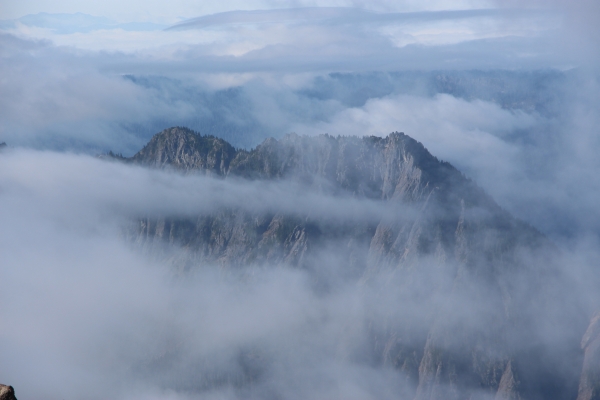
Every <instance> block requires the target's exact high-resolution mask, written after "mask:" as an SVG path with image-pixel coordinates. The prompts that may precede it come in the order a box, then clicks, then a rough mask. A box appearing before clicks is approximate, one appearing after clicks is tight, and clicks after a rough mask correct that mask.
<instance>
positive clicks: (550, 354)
mask: <svg viewBox="0 0 600 400" xmlns="http://www.w3.org/2000/svg"><path fill="white" fill-rule="evenodd" d="M109 158H110V157H109ZM112 158H115V159H119V160H121V161H124V162H127V163H132V164H137V165H142V166H148V167H152V168H161V169H168V170H172V171H175V172H178V173H183V174H186V175H190V174H192V175H197V174H200V175H206V176H210V177H214V178H215V179H224V180H226V181H231V182H232V184H233V185H235V184H236V182H294V184H295V185H296V187H300V188H302V190H303V191H306V192H312V193H319V194H322V195H324V196H329V197H330V198H333V199H355V200H357V201H358V203H357V204H358V205H357V208H355V209H354V210H353V215H356V216H357V218H340V217H339V216H335V215H332V216H331V217H323V216H316V214H312V213H311V212H306V211H299V212H281V211H278V210H275V209H274V210H273V211H272V212H271V211H264V210H259V211H256V210H253V209H252V208H251V207H248V208H244V207H238V208H235V209H232V208H228V207H226V206H224V207H223V208H222V209H221V210H219V211H218V212H215V213H210V214H206V215H197V216H195V217H193V218H192V217H186V218H182V217H169V216H145V217H143V218H140V219H139V220H137V221H136V222H135V224H134V226H133V227H130V228H128V229H127V235H128V237H129V238H130V240H131V241H133V242H134V243H136V245H137V246H139V247H140V248H142V249H145V250H146V251H148V252H150V253H152V254H155V255H157V256H159V257H165V258H168V257H167V256H165V255H164V254H167V253H166V252H165V249H166V248H171V247H172V246H174V247H175V248H177V249H179V250H181V251H180V252H179V253H178V254H179V255H178V256H176V257H175V258H172V257H171V256H169V257H171V258H168V259H169V261H170V262H171V263H172V264H173V265H174V266H175V267H176V268H177V269H178V270H180V271H181V272H182V273H186V272H185V271H189V270H193V269H195V268H202V265H204V264H217V265H220V266H221V267H222V268H225V269H230V268H241V267H243V266H245V265H261V266H271V267H273V268H275V267H283V268H301V269H303V270H306V271H309V273H310V274H311V276H313V278H314V283H315V286H316V287H317V288H318V290H323V291H327V290H328V283H330V282H331V279H330V278H328V277H327V273H326V271H329V270H328V269H327V268H325V265H328V264H331V263H334V264H335V265H338V266H341V267H340V270H341V271H343V272H342V274H343V275H344V279H349V280H352V281H354V282H356V285H357V288H360V287H361V286H364V285H372V284H381V282H385V283H384V285H397V289H396V288H394V290H397V292H398V293H399V296H400V298H402V297H403V296H404V298H406V299H407V300H410V301H407V303H406V304H396V305H390V306H391V307H397V308H402V307H410V304H413V303H414V302H415V301H417V300H415V299H418V304H419V310H420V311H419V315H418V316H417V317H415V316H410V313H407V317H406V318H405V319H402V320H400V321H398V320H394V321H390V323H389V328H386V329H383V330H381V329H375V328H373V331H372V332H371V337H372V340H371V344H370V349H371V350H370V351H371V355H370V357H371V359H372V362H374V363H378V364H381V365H391V366H393V367H394V368H395V369H397V370H398V371H399V372H398V374H399V375H398V376H399V378H398V379H406V380H407V382H409V383H410V384H411V386H412V387H414V388H415V389H414V393H413V394H412V395H413V396H414V399H418V400H425V399H490V398H495V399H563V398H564V399H568V398H572V399H574V398H576V397H577V395H578V385H579V384H580V380H581V387H579V397H578V399H580V400H584V399H586V400H587V399H592V398H598V397H597V396H598V395H599V393H600V391H599V386H598V382H599V381H600V379H598V377H599V374H597V370H595V369H594V368H596V365H597V361H598V360H597V358H598V357H597V354H598V351H597V350H596V347H597V346H599V344H598V343H600V342H598V339H597V337H598V332H597V329H596V328H594V327H595V326H596V325H597V324H598V322H597V320H595V321H596V322H593V324H592V326H591V327H590V328H589V329H588V334H586V335H587V336H586V338H584V343H582V346H583V348H584V349H586V353H585V354H586V364H585V365H586V366H587V367H586V368H587V371H588V372H587V373H586V372H585V371H586V370H585V369H584V375H583V376H582V377H581V378H580V376H579V374H580V372H581V365H582V359H583V358H582V357H583V353H582V351H581V349H580V348H579V343H578V341H579V339H580V338H581V335H582V333H583V332H584V331H585V325H586V324H587V321H586V320H585V318H582V317H581V316H580V315H574V314H573V313H572V312H571V311H572V310H573V309H575V308H576V304H575V302H576V299H575V298H576V296H573V298H565V299H560V300H559V301H560V302H561V304H564V305H565V306H564V307H562V306H561V307H560V308H556V307H553V304H556V301H557V299H556V296H557V293H558V292H557V291H556V290H555V289H556V287H558V286H560V287H561V288H562V289H561V290H560V293H564V292H566V293H569V290H570V289H569V287H568V285H569V283H568V282H565V281H563V280H562V277H561V276H560V273H559V272H558V271H559V269H557V268H556V262H555V259H557V257H556V256H557V255H558V250H557V249H556V248H555V247H554V246H553V244H552V243H551V242H550V241H549V240H548V239H547V238H546V237H545V236H544V235H542V234H541V233H539V232H538V231H537V230H536V229H535V228H533V227H531V226H529V225H527V224H526V223H524V222H522V221H519V220H517V219H515V218H514V217H512V216H511V215H510V214H509V213H508V212H507V211H505V210H503V209H502V208H501V207H499V206H498V205H497V204H496V203H495V202H494V200H493V199H491V198H490V197H489V196H488V195H487V194H486V193H484V191H483V190H482V189H481V188H479V187H478V186H477V185H476V184H475V183H474V182H473V181H471V180H469V179H468V178H466V177H465V176H464V175H463V174H461V172H459V171H458V170H457V169H455V168H454V167H453V166H452V165H450V164H449V163H446V162H443V161H440V160H438V159H437V158H435V157H434V156H432V155H431V154H430V153H429V152H428V151H427V150H426V149H425V148H424V147H423V145H422V144H421V143H419V142H417V141H415V140H413V139H412V138H410V137H408V136H406V135H404V134H402V133H397V132H396V133H391V134H390V135H388V136H387V137H385V138H380V137H362V138H359V137H332V136H329V135H320V136H316V137H306V136H298V135H295V134H289V135H286V136H285V137H283V138H282V139H280V140H275V139H267V140H265V141H264V142H263V143H262V144H260V145H258V146H257V147H256V148H254V149H252V150H249V151H248V150H241V149H236V148H234V147H233V146H232V145H230V144H229V143H228V142H226V141H225V140H223V139H220V138H217V137H214V136H202V135H199V134H197V133H195V132H193V131H191V130H189V129H186V128H180V127H175V128H169V129H166V130H164V131H162V132H160V133H158V134H156V135H155V136H154V137H153V138H152V139H151V140H150V142H149V143H148V144H147V145H146V146H145V147H144V148H143V149H141V150H140V151H139V152H138V153H137V154H135V155H134V156H133V157H131V158H124V157H121V156H114V155H113V156H112ZM362 200H364V201H365V202H367V201H368V202H369V203H368V204H369V205H372V204H376V205H377V207H381V210H383V211H382V213H381V214H380V215H377V216H376V217H369V218H360V215H363V214H364V215H366V214H368V212H367V211H368V210H367V209H366V207H367V206H366V205H364V206H363V205H361V204H363V203H361V202H360V201H362ZM282 201H283V200H282ZM340 204H341V203H340ZM365 204H367V203H365ZM361 207H365V208H364V209H363V208H361ZM301 209H302V210H305V209H304V208H301ZM169 254H171V253H169ZM332 255H333V256H332ZM338 273H339V272H338ZM357 290H358V289H357ZM411 302H413V303H411ZM571 303H572V304H571ZM553 323H556V324H559V325H560V326H559V325H557V328H556V329H565V330H567V331H568V334H565V335H563V336H562V337H561V340H560V341H557V342H555V343H552V345H549V344H548V343H547V342H544V341H543V340H541V336H540V335H542V334H541V333H540V329H541V328H540V325H547V324H553ZM590 332H591V333H590ZM594 346H596V347H594ZM590 349H591V350H590ZM589 371H591V372H589ZM586 374H587V375H586ZM251 375H252V374H251ZM252 377H253V378H252V379H260V376H259V375H252ZM595 396H596V397H595Z"/></svg>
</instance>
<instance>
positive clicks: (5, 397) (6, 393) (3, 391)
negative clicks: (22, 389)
mask: <svg viewBox="0 0 600 400" xmlns="http://www.w3.org/2000/svg"><path fill="white" fill-rule="evenodd" d="M0 400H17V398H16V397H15V389H13V387H12V386H7V385H1V384H0Z"/></svg>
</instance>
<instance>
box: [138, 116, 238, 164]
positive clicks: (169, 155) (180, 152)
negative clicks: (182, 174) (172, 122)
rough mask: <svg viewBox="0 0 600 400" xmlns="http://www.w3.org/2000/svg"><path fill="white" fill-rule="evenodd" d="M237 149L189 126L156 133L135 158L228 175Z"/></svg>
mask: <svg viewBox="0 0 600 400" xmlns="http://www.w3.org/2000/svg"><path fill="white" fill-rule="evenodd" d="M235 154H236V151H235V149H234V148H233V146H231V145H230V144H229V143H227V142H226V141H224V140H223V139H219V138H216V137H214V136H204V137H202V136H199V135H197V134H195V133H194V132H193V131H191V130H189V129H187V128H179V127H177V128H170V129H167V130H165V131H163V132H161V133H159V134H157V135H154V137H153V138H152V139H151V140H150V142H149V143H148V144H147V145H146V146H144V148H143V149H142V150H140V151H139V152H138V153H137V154H136V155H134V156H133V158H132V160H131V161H133V162H135V163H140V164H145V165H149V166H152V167H159V168H173V169H177V170H180V171H197V172H202V173H205V174H207V175H218V176H219V175H225V174H226V173H227V171H228V169H229V163H230V162H231V160H232V159H233V157H234V156H235Z"/></svg>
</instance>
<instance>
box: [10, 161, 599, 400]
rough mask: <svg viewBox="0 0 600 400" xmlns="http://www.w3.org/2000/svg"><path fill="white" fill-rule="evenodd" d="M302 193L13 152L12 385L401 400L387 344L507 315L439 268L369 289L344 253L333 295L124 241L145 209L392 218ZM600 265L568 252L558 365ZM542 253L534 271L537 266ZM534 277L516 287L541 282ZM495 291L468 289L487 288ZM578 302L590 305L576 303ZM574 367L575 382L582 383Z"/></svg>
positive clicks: (542, 312) (557, 290)
mask: <svg viewBox="0 0 600 400" xmlns="http://www.w3.org/2000/svg"><path fill="white" fill-rule="evenodd" d="M290 187H292V188H293V186H290V184H289V183H288V182H281V183H272V184H266V183H264V182H253V183H252V182H239V181H231V182H229V181H222V180H213V179H209V178H203V177H196V176H180V175H173V174H169V173H167V172H162V171H156V170H148V169H143V168H139V167H134V166H130V165H124V164H121V163H111V162H105V161H101V160H98V159H94V158H92V157H89V156H82V155H70V154H64V153H53V152H39V151H14V150H13V151H9V152H4V153H2V155H1V157H0V217H1V218H2V220H3V222H4V223H3V224H2V227H1V228H0V251H1V252H2V254H4V257H3V263H2V264H1V265H0V272H1V273H2V276H3V282H4V289H3V291H2V293H1V294H0V301H1V304H2V307H0V318H2V320H3V321H7V323H6V324H5V325H4V327H3V332H2V342H1V344H0V350H1V351H2V353H3V354H4V357H5V360H9V362H6V363H3V364H2V365H0V374H1V375H2V377H3V379H5V380H6V381H7V382H10V383H11V384H12V385H14V386H15V387H17V388H18V392H19V393H20V396H21V397H24V398H29V397H32V398H33V397H39V396H44V397H46V398H50V399H53V398H55V399H75V398H81V397H87V398H92V399H93V398H106V397H111V398H115V399H142V398H154V397H156V398H158V397H160V398H165V397H166V398H173V399H188V398H198V397H201V398H220V399H223V398H224V399H236V398H248V397H255V398H265V397H270V396H277V397H280V398H286V399H295V398H331V397H336V396H337V397H343V398H347V397H349V396H353V397H355V398H365V399H368V398H378V399H387V398H390V399H392V398H398V396H403V395H407V396H408V393H411V392H412V391H413V390H414V388H412V387H410V385H408V384H407V383H406V380H405V379H404V378H403V375H402V372H400V371H398V370H395V369H394V368H393V367H392V366H391V365H389V364H386V363H384V362H380V361H377V359H374V358H373V357H374V355H373V351H374V350H373V348H372V343H373V340H374V339H375V338H377V335H379V334H381V335H384V336H385V334H386V332H390V331H395V332H406V334H407V335H409V334H411V332H412V334H415V335H417V334H423V331H426V330H427V327H428V326H429V324H430V323H431V315H434V311H435V310H438V312H439V310H444V312H445V313H446V315H447V318H448V321H449V322H452V321H454V322H456V321H459V322H460V323H461V324H467V326H469V327H471V328H473V329H477V327H479V326H480V325H481V324H482V323H485V321H487V319H486V317H485V316H489V315H493V314H490V311H491V310H496V311H498V310H497V309H496V308H494V307H496V305H495V303H494V302H493V301H490V302H489V303H487V302H481V303H475V304H474V303H473V302H472V301H471V297H470V295H472V294H473V293H471V292H461V293H460V294H459V295H458V296H456V297H445V296H437V297H436V296H432V297H433V298H432V297H427V296H428V293H429V294H430V293H431V292H432V288H431V285H432V283H434V284H442V283H443V282H446V279H449V281H448V282H455V278H456V277H455V276H454V275H453V274H450V273H449V275H448V276H446V274H445V273H444V271H440V270H439V269H432V268H431V265H429V264H428V261H427V260H423V264H422V266H421V268H418V269H417V270H418V271H419V274H417V275H414V276H412V279H411V280H410V281H409V283H408V284H407V282H406V281H403V279H402V277H398V278H397V279H394V278H393V277H391V276H388V275H386V274H383V275H382V276H379V277H374V278H373V279H372V280H370V281H368V282H366V283H363V284H361V285H358V286H357V285H356V283H355V282H354V281H352V280H349V279H348V278H347V276H346V275H345V274H344V268H345V265H340V264H338V263H337V262H336V261H335V260H336V255H339V254H337V253H338V252H339V250H335V249H334V248H332V250H330V252H329V253H327V252H326V253H324V254H321V256H320V257H319V258H317V259H316V261H315V263H316V265H315V266H314V267H315V269H316V270H319V269H327V270H328V271H330V274H329V275H328V278H327V279H330V280H331V283H332V285H331V286H330V289H329V290H326V291H323V290H319V289H318V288H315V285H314V276H313V275H311V271H309V270H301V269H285V268H284V269H282V268H269V266H267V265H261V266H258V267H252V266H247V267H246V268H240V269H235V268H234V269H230V270H224V269H219V268H215V267H213V266H210V265H202V266H198V268H196V269H194V270H193V271H191V272H190V273H188V274H186V275H184V276H181V275H179V276H178V275H177V274H175V273H173V271H172V270H170V269H169V268H168V265H165V264H164V263H163V262H162V261H160V259H157V258H153V257H150V256H149V255H147V254H144V253H141V252H140V251H139V249H136V248H135V247H134V246H132V245H131V243H128V242H127V241H123V240H122V235H121V234H120V233H121V232H122V231H121V229H122V224H123V223H124V222H125V221H127V220H128V218H132V217H135V216H137V215H139V214H140V213H153V214H155V215H160V214H171V215H173V214H177V215H181V213H185V212H189V213H190V214H196V213H203V212H213V211H214V209H215V207H216V204H220V205H225V206H231V207H243V209H246V210H250V211H254V212H260V211H261V210H264V209H270V210H271V211H281V212H290V209H291V208H294V209H296V210H297V211H298V212H303V213H305V212H309V211H310V210H314V211H315V212H317V213H322V214H323V215H320V218H323V216H324V215H325V214H328V215H330V218H334V219H341V220H345V219H347V218H348V215H349V214H357V212H356V209H353V207H354V206H355V205H356V204H358V205H359V207H360V209H361V210H368V209H369V207H375V208H376V209H377V208H378V207H377V206H376V205H374V204H373V203H371V202H368V201H364V200H361V201H359V202H358V203H356V202H353V201H351V199H344V198H341V199H340V198H331V197H330V196H329V195H327V194H326V193H305V194H304V197H302V195H301V194H300V193H297V192H293V191H290ZM261 196H262V197H261ZM269 197H274V198H277V201H270V202H269V200H268V198H269ZM240 199H242V200H243V201H242V200H240ZM252 199H255V201H251V200H252ZM223 201H225V204H223ZM354 201H356V200H354ZM265 203H266V204H265ZM333 207H336V208H337V213H336V211H335V210H334V208H333ZM378 212H379V213H381V212H382V210H379V211H378ZM358 214H360V213H358ZM171 251H173V252H175V253H176V252H177V251H178V249H177V247H174V248H172V249H171ZM596 253H597V247H596V246H594V244H593V243H588V244H587V245H584V244H583V243H582V245H581V246H580V247H579V248H578V249H577V251H576V252H575V253H573V254H571V253H569V252H566V253H563V255H562V256H561V257H564V259H563V260H564V264H563V263H559V265H565V268H564V269H563V268H560V269H559V271H558V276H559V278H558V279H557V281H554V280H552V279H548V280H544V282H543V283H544V285H546V284H548V286H542V287H543V289H540V291H542V292H543V291H544V290H547V291H548V293H549V294H550V295H551V296H550V297H548V299H554V300H548V301H550V302H551V301H556V304H554V303H544V304H543V305H542V306H541V308H540V309H539V310H538V309H537V308H536V307H537V305H536V304H535V303H532V305H531V307H532V309H533V311H539V313H534V314H533V315H535V316H536V320H535V324H534V326H535V330H534V331H531V332H529V333H530V334H534V335H539V342H537V343H539V344H541V345H542V346H550V348H554V349H555V350H556V351H557V353H556V355H560V354H561V353H560V349H562V347H561V345H560V344H561V343H566V342H565V341H566V340H567V339H568V340H571V339H573V336H575V337H576V336H578V335H580V333H578V332H574V329H573V325H571V324H570V321H571V320H568V321H566V322H565V321H564V320H559V319H558V318H561V317H562V316H564V315H567V314H568V315H572V318H574V319H577V318H578V313H584V312H585V310H586V307H589V306H590V305H593V304H597V300H598V299H597V296H598V295H597V291H596V287H597V283H596V280H595V279H596V278H595V276H596V275H594V274H593V273H591V274H590V271H591V270H589V269H588V265H590V264H589V263H590V261H593V260H594V259H595V257H596ZM536 257H538V256H537V255H534V257H533V258H532V259H531V260H529V259H526V260H527V261H530V262H531V263H534V265H535V263H536V262H539V261H535V260H536ZM592 264H593V263H592ZM532 270H533V271H534V273H535V274H536V275H535V279H536V281H539V279H540V277H539V276H538V275H537V272H535V271H538V270H537V269H536V268H533V269H532ZM528 271H529V270H523V271H521V273H522V274H523V276H522V277H521V278H522V279H516V281H515V282H517V283H518V282H522V283H523V284H524V285H525V284H526V283H529V282H532V281H531V279H532V277H531V276H530V275H529V272H528ZM447 272H448V271H447ZM544 279H545V278H544ZM571 281H575V282H576V283H577V288H578V290H579V291H578V292H577V293H573V292H571V289H572V287H571V286H570V282H571ZM559 282H560V283H559ZM481 284H482V283H481V282H478V281H474V282H470V283H465V287H466V288H475V289H474V290H475V291H476V288H481ZM484 287H485V285H484ZM536 290H537V289H536ZM531 291H532V286H531V285H529V284H527V285H525V287H523V288H522V291H521V290H516V291H515V292H514V293H515V296H517V297H516V299H518V296H519V295H526V296H530V295H531ZM575 294H577V296H576V298H577V301H579V300H580V299H582V298H583V299H584V300H583V304H584V306H581V304H579V303H577V302H576V301H574V303H571V302H565V298H569V296H571V297H570V298H571V299H573V298H574V295H575ZM487 295H488V296H489V293H488V294H487ZM423 296H425V297H423ZM486 298H488V297H486ZM424 299H427V300H426V301H425V300H424ZM515 301H516V300H515ZM523 304H530V303H523ZM574 304H575V305H574ZM398 305H402V306H398ZM579 307H581V308H579ZM548 310H551V312H547V311H548ZM569 313H571V314H569ZM553 318H554V319H553ZM409 328H410V329H409ZM413 330H414V331H413ZM515 333H516V334H517V335H519V334H520V333H519V332H515ZM417 336H418V335H417ZM408 337H410V336H408ZM536 337H537V336H536ZM416 340H417V341H418V344H420V345H421V346H422V343H421V342H420V340H421V339H416ZM578 340H579V338H577V339H576V341H578ZM409 343H411V342H410V341H409ZM552 346H554V347H552ZM557 365H559V364H557ZM570 368H571V367H570V366H565V371H569V373H571V372H572V373H574V374H577V373H579V369H578V368H573V370H571V369H570ZM575 370H576V371H575Z"/></svg>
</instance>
